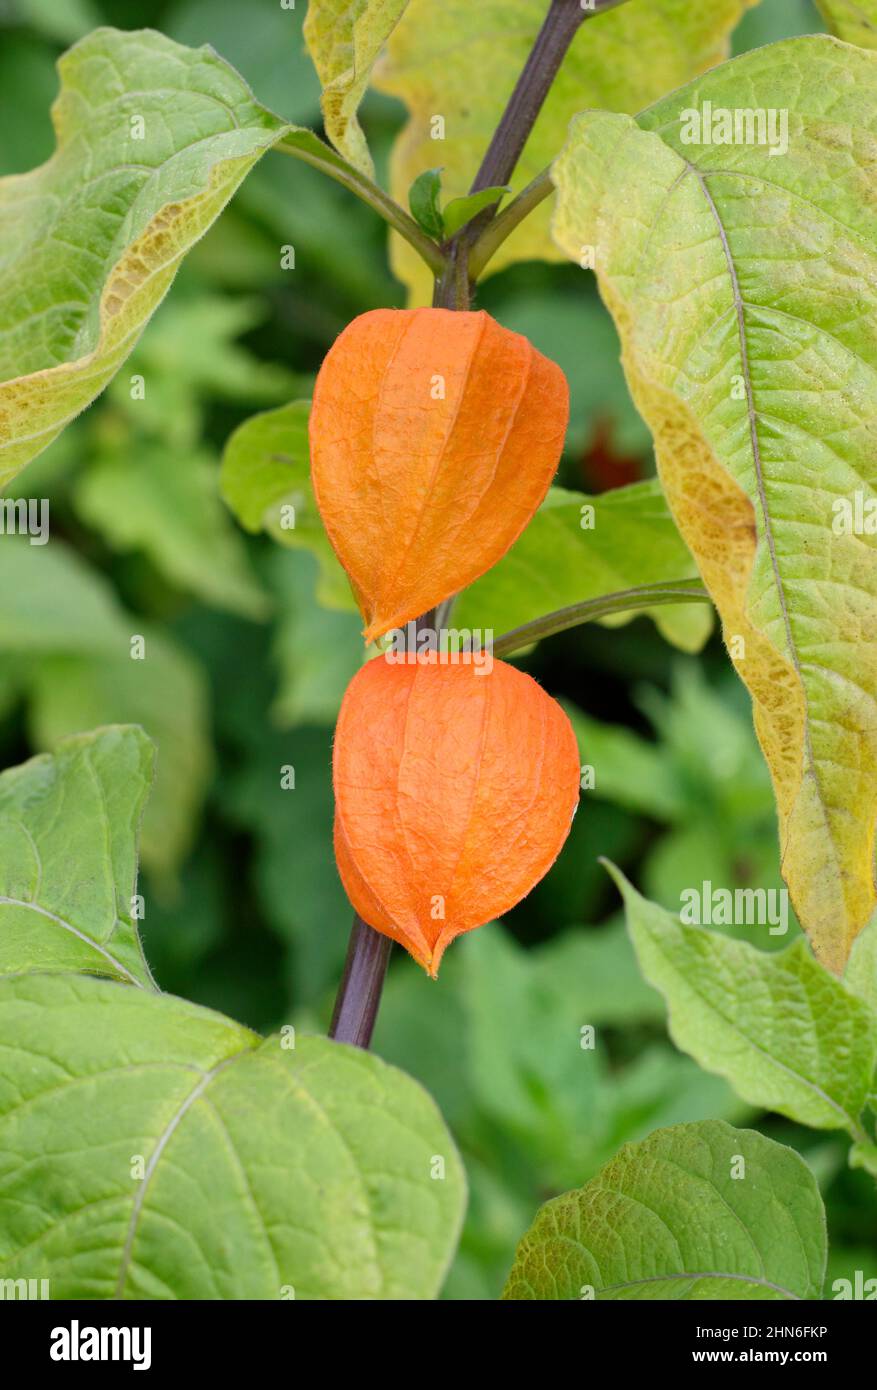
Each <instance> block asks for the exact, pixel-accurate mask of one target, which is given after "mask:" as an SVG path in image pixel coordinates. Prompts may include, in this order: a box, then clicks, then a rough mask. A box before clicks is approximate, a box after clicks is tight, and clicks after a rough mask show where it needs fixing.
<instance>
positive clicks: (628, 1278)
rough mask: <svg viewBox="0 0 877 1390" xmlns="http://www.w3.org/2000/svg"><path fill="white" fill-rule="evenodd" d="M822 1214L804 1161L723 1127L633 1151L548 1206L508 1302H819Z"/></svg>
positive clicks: (667, 1133)
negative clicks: (557, 1300)
mask: <svg viewBox="0 0 877 1390" xmlns="http://www.w3.org/2000/svg"><path fill="white" fill-rule="evenodd" d="M826 1254H827V1251H826V1237H825V1212H824V1209H823V1206H822V1199H821V1197H820V1196H819V1189H818V1188H817V1186H816V1179H815V1178H814V1177H813V1174H812V1173H811V1172H810V1169H809V1168H808V1167H807V1165H806V1163H805V1162H804V1160H803V1159H802V1158H799V1156H798V1155H797V1154H796V1153H794V1152H793V1150H792V1149H787V1148H785V1147H784V1146H783V1145H782V1144H776V1143H774V1141H773V1140H771V1139H765V1137H764V1136H763V1135H761V1134H757V1133H756V1132H755V1131H754V1130H748V1129H732V1128H731V1126H730V1125H727V1124H725V1123H724V1122H723V1121H721V1120H705V1121H702V1122H701V1123H700V1124H690V1125H675V1126H674V1127H673V1128H671V1129H663V1130H657V1131H656V1132H655V1133H654V1134H652V1135H650V1136H649V1138H648V1139H645V1140H644V1141H643V1142H642V1143H641V1144H627V1145H625V1147H624V1148H623V1149H622V1150H621V1152H620V1153H619V1154H618V1156H617V1158H614V1159H613V1160H612V1162H611V1163H608V1164H607V1165H606V1167H605V1168H604V1169H603V1170H602V1172H601V1173H599V1174H598V1176H597V1177H596V1178H594V1179H592V1181H591V1182H589V1183H587V1184H586V1185H585V1187H583V1188H581V1189H580V1190H579V1191H578V1192H567V1193H566V1194H565V1195H564V1196H563V1197H555V1198H554V1200H553V1201H551V1202H547V1203H546V1204H545V1206H544V1207H543V1208H542V1210H541V1211H540V1212H539V1215H538V1216H537V1217H536V1220H535V1222H534V1223H533V1226H532V1227H531V1229H530V1231H529V1232H528V1234H527V1235H526V1236H525V1237H524V1239H523V1240H522V1242H521V1244H520V1246H519V1247H518V1253H517V1256H516V1259H515V1263H514V1266H513V1267H512V1271H511V1274H510V1276H509V1282H508V1284H507V1286H506V1290H505V1293H504V1295H503V1296H504V1298H507V1299H593V1298H596V1299H611V1300H613V1301H616V1300H619V1299H636V1300H646V1299H648V1300H652V1299H659V1300H661V1299H663V1300H674V1301H707V1300H714V1299H719V1300H721V1299H734V1300H742V1299H752V1300H758V1301H767V1300H778V1299H787V1298H796V1299H797V1298H821V1297H822V1284H823V1280H824V1277H825V1261H826Z"/></svg>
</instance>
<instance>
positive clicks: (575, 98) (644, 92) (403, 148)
mask: <svg viewBox="0 0 877 1390" xmlns="http://www.w3.org/2000/svg"><path fill="white" fill-rule="evenodd" d="M751 3H754V0H713V3H711V4H709V5H692V4H691V3H690V0H628V3H627V4H624V5H621V6H620V7H619V8H618V9H617V10H611V11H609V12H608V13H606V14H602V15H599V16H595V17H593V18H591V19H588V20H587V21H586V23H584V24H583V25H582V28H581V31H580V32H579V33H578V34H577V35H576V38H575V39H574V40H573V43H572V46H571V48H570V51H569V53H568V54H567V57H566V59H565V61H564V63H563V65H562V67H561V69H560V72H559V74H558V76H557V78H556V79H555V81H554V83H553V85H552V88H551V92H550V94H549V96H548V99H547V101H546V103H545V106H544V108H543V110H542V112H541V114H540V116H539V119H538V120H537V122H536V125H535V127H534V129H533V133H532V135H531V136H530V139H529V140H528V142H527V145H526V148H525V149H524V153H523V155H522V156H521V159H520V161H519V163H518V166H517V169H516V171H515V176H514V183H515V188H516V190H518V189H520V188H523V186H524V185H525V184H526V183H528V182H529V181H530V179H532V178H534V177H535V176H536V175H537V174H540V173H541V172H542V170H543V169H545V168H546V166H547V165H548V164H550V163H551V161H552V159H554V157H555V155H556V154H557V152H558V150H559V149H560V147H561V145H562V144H563V142H564V139H565V137H566V129H567V125H568V124H569V121H570V118H571V117H572V116H574V115H575V114H576V112H577V111H581V110H582V109H583V108H585V107H600V108H604V109H607V110H610V111H629V112H635V111H640V110H641V109H642V108H643V107H644V106H647V105H648V103H649V102H650V101H656V100H657V99H658V98H659V97H660V96H663V94H664V93H665V92H669V91H672V90H673V89H674V88H675V87H680V86H681V85H682V84H683V83H684V82H687V81H688V80H689V79H690V78H691V77H693V76H695V75H696V74H697V73H699V72H702V71H703V70H704V68H707V67H709V66H710V65H711V64H712V63H718V62H720V61H721V59H722V58H723V57H725V56H727V41H728V35H729V34H730V32H731V30H732V29H733V28H734V25H735V24H736V23H737V21H738V20H739V18H740V16H741V14H742V13H743V11H744V10H745V9H746V8H747V6H748V5H749V4H751ZM545 12H546V5H545V0H479V3H478V4H477V5H473V4H472V3H471V0H446V3H445V4H443V5H438V6H437V5H435V4H433V2H432V0H410V3H409V5H408V7H407V9H406V11H405V14H404V16H403V18H402V20H401V22H400V23H399V24H398V26H397V28H396V29H395V30H394V31H393V33H392V35H391V37H390V42H389V46H388V56H387V59H386V61H384V62H382V63H381V64H380V66H379V67H378V69H377V72H376V78H377V85H378V86H379V87H380V88H381V89H382V90H384V91H387V92H391V93H392V94H393V95H394V96H398V97H401V99H402V100H403V101H404V102H405V104H406V106H407V107H408V110H409V114H410V119H409V122H408V124H407V126H406V127H405V129H404V130H403V131H402V132H401V134H400V135H399V138H398V140H397V143H396V147H395V150H394V153H393V160H392V187H393V193H394V196H395V197H396V199H397V201H401V202H404V200H405V195H406V192H407V189H408V188H409V186H410V185H411V183H412V182H413V180H414V178H415V177H416V176H417V175H418V174H419V173H421V172H422V170H424V169H428V168H431V167H432V166H433V165H436V164H441V165H442V166H443V169H444V173H443V176H442V177H443V183H444V188H445V192H446V194H447V196H449V197H454V196H455V195H459V194H463V193H466V192H467V191H468V188H469V185H470V184H471V182H472V179H473V177H474V175H475V171H476V169H477V168H478V165H479V164H480V162H481V157H482V155H483V154H484V151H485V150H486V149H487V146H488V143H489V141H490V138H491V136H492V135H493V132H494V130H495V128H496V125H497V123H498V121H499V118H500V116H501V115H502V111H503V108H504V106H505V104H506V102H507V100H508V98H509V96H510V95H511V92H512V89H513V87H514V85H515V82H516V81H517V78H518V75H519V73H520V71H521V69H522V68H523V66H524V63H525V61H526V58H527V55H528V53H529V52H530V49H531V48H532V46H533V42H534V40H535V38H536V35H537V33H538V31H539V27H540V25H541V23H542V21H543V19H544V18H545ZM436 116H439V117H441V118H442V120H443V121H444V129H443V133H441V132H437V127H436V126H435V124H434V118H435V117H436ZM549 216H550V214H549V210H548V208H547V206H546V207H542V208H538V209H537V210H536V211H535V212H534V213H532V214H531V215H530V216H529V217H528V218H527V219H526V221H525V222H524V223H523V224H522V225H521V226H520V227H519V228H517V229H516V230H515V232H514V233H513V235H512V236H510V237H509V238H508V240H507V241H506V242H505V243H504V245H503V246H502V248H501V250H500V251H499V253H498V254H497V255H496V256H495V257H494V259H493V261H492V262H491V270H499V269H500V268H501V267H502V266H503V265H507V264H508V263H509V262H510V261H515V260H530V259H537V258H538V259H555V258H556V255H557V252H556V250H555V248H554V246H553V244H552V241H551V237H550V235H549ZM576 259H578V257H577V258H576ZM393 263H394V268H395V270H396V272H397V274H398V275H399V276H400V278H401V279H403V280H404V281H405V282H406V283H407V284H408V285H410V286H411V287H412V289H413V291H414V294H415V297H416V299H417V301H418V302H421V303H428V302H429V297H428V296H429V292H430V283H429V276H428V273H427V272H426V271H425V270H424V267H423V265H422V264H421V263H420V262H419V261H418V259H417V256H416V254H415V253H414V252H413V251H412V250H411V248H410V247H409V246H408V245H407V243H405V242H403V241H402V240H401V238H399V237H396V236H394V238H393Z"/></svg>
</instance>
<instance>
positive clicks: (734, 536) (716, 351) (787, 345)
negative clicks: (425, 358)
mask: <svg viewBox="0 0 877 1390" xmlns="http://www.w3.org/2000/svg"><path fill="white" fill-rule="evenodd" d="M706 102H710V103H712V113H713V117H715V113H717V112H722V111H728V112H730V114H731V117H732V118H733V116H734V112H735V111H736V110H737V109H738V108H740V107H741V103H745V108H746V111H747V112H749V113H753V112H757V111H758V110H761V111H762V112H767V111H768V110H773V111H774V114H775V117H776V120H777V125H776V126H775V127H773V131H774V134H775V135H777V136H778V137H779V138H778V140H777V141H775V142H774V145H773V148H774V149H775V150H777V151H779V150H780V149H781V148H782V147H783V145H784V142H783V140H782V134H781V126H780V124H779V118H780V114H781V112H782V111H785V112H786V113H787V117H788V141H787V145H788V148H787V150H785V152H784V153H780V154H778V156H777V157H773V156H772V154H771V147H770V146H768V145H767V144H761V145H759V144H757V143H729V144H717V143H715V142H714V143H710V144H707V143H692V142H691V141H690V139H689V137H690V136H691V135H692V134H699V135H700V136H701V137H702V136H703V133H704V132H703V128H702V127H701V128H700V129H699V130H698V129H697V128H696V126H695V123H694V117H693V115H692V113H697V114H698V115H699V116H704V118H706V113H705V110H704V103H706ZM710 121H711V123H710V132H712V129H713V127H712V118H710ZM754 130H755V133H756V134H757V133H758V127H757V126H756V127H754ZM769 131H770V127H769V126H768V124H767V120H766V118H765V125H764V128H763V130H762V134H764V135H765V138H767V135H768V134H769ZM743 133H745V131H744V132H743ZM875 165H877V55H875V54H873V53H867V52H865V51H864V50H861V49H857V48H851V47H848V46H847V45H845V44H841V43H839V42H838V41H837V40H835V39H831V38H827V37H814V38H802V39H792V40H789V41H788V42H785V43H781V44H776V45H773V46H772V47H769V48H762V49H758V50H756V51H755V52H753V53H748V54H746V55H745V56H744V57H742V58H739V59H737V60H736V61H735V62H733V63H729V64H727V65H726V66H724V67H722V68H719V69H717V70H716V71H714V72H712V73H709V74H708V75H707V76H705V77H704V78H703V79H701V80H700V81H698V82H697V83H694V84H692V85H691V86H689V87H688V88H686V89H684V90H683V91H681V92H677V93H674V94H673V95H672V96H670V97H668V98H666V99H665V100H664V101H662V102H660V103H659V104H658V105H657V106H654V107H652V108H651V109H650V110H649V111H647V112H645V113H644V114H643V115H641V116H640V117H638V118H637V120H636V121H634V120H632V119H630V118H629V117H627V116H620V115H608V114H602V113H588V114H585V115H583V116H580V117H579V118H578V119H577V120H576V121H575V122H574V123H573V127H572V129H571V133H570V140H569V144H568V146H567V147H566V149H565V151H564V153H563V154H562V156H561V158H560V159H559V160H558V162H557V164H556V165H555V171H554V177H555V181H556V183H557V186H558V190H559V197H558V208H557V216H556V220H555V224H554V225H555V234H556V237H557V240H558V244H559V245H560V246H562V247H563V249H564V250H565V251H566V252H567V253H568V254H569V255H570V256H574V257H576V258H578V256H579V248H580V246H581V245H582V244H583V243H587V244H590V245H594V246H596V248H597V257H596V261H597V271H598V277H599V281H600V287H601V290H602V293H603V297H604V299H605V300H606V302H607V304H608V305H609V308H610V309H611V311H612V313H613V315H614V317H615V320H616V323H617V325H618V327H619V330H620V333H621V337H622V341H623V346H624V365H625V370H626V372H627V377H628V381H629V383H630V386H631V389H632V391H633V394H634V397H635V400H636V402H637V405H638V407H639V410H640V412H641V414H642V415H643V417H644V418H645V419H646V421H647V422H648V424H649V425H650V427H651V429H652V431H653V433H654V436H655V445H656V452H657V457H658V465H659V470H660V473H661V477H662V481H663V484H664V489H665V492H666V495H667V499H668V502H669V504H670V508H671V510H672V512H673V514H674V516H675V518H676V521H677V523H678V525H679V527H680V529H681V531H682V533H683V536H684V537H685V540H686V541H687V543H688V545H689V547H690V549H691V550H692V552H693V554H694V555H695V558H696V559H697V562H698V565H699V568H700V570H701V573H702V575H703V578H704V581H705V583H706V586H707V588H708V589H709V590H710V593H711V594H712V596H713V598H714V599H715V602H716V605H717V607H718V609H719V611H720V614H721V617H722V620H723V624H724V631H725V638H726V641H727V642H728V645H729V648H730V650H731V655H732V658H734V660H735V665H736V669H737V671H738V673H739V674H740V676H741V678H742V679H743V680H744V681H745V683H746V685H747V686H748V687H749V690H750V692H751V694H752V697H753V703H754V709H755V724H756V729H757V732H758V736H759V739H760V741H761V746H762V749H763V751H764V754H765V757H766V759H767V762H768V764H769V766H770V770H771V774H772V777H773V782H774V789H775V792H776V798H777V803H778V808H779V817H780V837H781V842H782V863H783V874H784V877H785V879H786V882H787V884H788V885H789V888H790V891H791V895H792V899H793V901H794V905H795V909H796V911H797V914H798V917H799V919H800V921H801V923H802V925H803V926H804V927H805V929H806V930H807V932H808V934H809V936H810V938H811V941H812V943H813V945H814V948H815V950H816V952H817V954H818V955H819V957H820V958H821V959H822V961H823V962H824V963H825V964H826V965H827V966H829V967H830V968H832V969H834V970H835V971H839V970H841V969H842V967H843V964H844V961H845V960H846V958H847V956H848V954H849V950H850V946H851V944H852V942H853V940H854V939H855V937H856V935H857V933H858V932H859V931H860V930H861V929H862V927H863V926H864V924H865V923H866V922H867V921H868V919H869V917H870V916H871V913H872V911H873V909H874V904H875V888H874V830H875V816H877V710H875V700H877V641H875V633H877V622H875V619H877V537H875V536H874V535H873V534H867V533H865V532H864V531H863V530H860V529H856V526H855V518H856V515H861V514H862V512H863V511H864V508H865V505H866V502H867V501H868V499H871V498H873V497H874V495H875V488H877V455H875V451H874V443H873V441H874V429H875V423H877V419H875V417H877V396H875V380H877V200H875V196H874V169H875ZM847 519H849V520H850V522H851V529H849V530H848V529H847V526H846V520H847Z"/></svg>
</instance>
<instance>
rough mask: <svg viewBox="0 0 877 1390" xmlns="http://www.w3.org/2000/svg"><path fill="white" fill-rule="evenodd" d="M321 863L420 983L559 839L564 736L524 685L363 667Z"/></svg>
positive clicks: (445, 668) (535, 872) (348, 703)
mask: <svg viewBox="0 0 877 1390" xmlns="http://www.w3.org/2000/svg"><path fill="white" fill-rule="evenodd" d="M334 783H335V855H336V859H337V862H338V870H339V873H340V874H341V879H342V882H343V883H344V887H345V888H346V890H347V894H348V896H349V898H350V901H351V902H352V903H353V906H354V907H355V908H356V910H357V912H358V913H359V914H360V916H361V917H363V918H364V919H365V921H366V922H368V923H369V925H370V926H372V927H375V928H376V929H377V930H378V931H380V932H383V933H384V934H385V935H386V936H391V937H392V938H393V940H394V941H398V942H399V943H400V944H401V945H403V946H404V947H405V948H406V950H408V951H410V953H411V955H412V956H413V957H414V959H415V960H416V961H417V962H418V964H420V965H422V966H423V968H424V969H425V970H427V971H428V972H429V974H430V975H432V976H433V977H434V976H435V975H436V974H437V972H438V968H439V962H440V961H441V958H442V955H443V953H444V951H445V948H446V947H447V946H448V944H449V943H450V942H451V941H453V939H454V937H455V936H459V935H460V933H461V932H466V931H471V930H472V928H473V927H479V926H481V925H483V924H484V923H485V922H489V921H491V920H492V919H493V918H495V917H499V916H501V915H502V913H504V912H507V911H508V910H509V909H510V908H512V907H514V905H515V903H517V902H519V901H520V899H521V898H523V897H525V896H526V894H527V893H529V891H530V889H531V888H532V887H533V886H534V885H535V884H536V883H538V882H539V880H540V879H541V878H542V877H543V875H544V874H545V873H546V872H547V871H548V869H549V868H550V866H551V865H552V864H553V862H554V860H555V859H556V858H557V855H558V854H559V852H560V849H561V846H562V845H563V842H564V840H565V839H566V837H567V834H568V833H569V828H570V824H571V822H572V817H573V813H574V811H575V808H576V805H577V802H578V794H579V754H578V748H577V746H576V739H575V735H574V733H573V731H572V726H571V725H570V722H569V720H568V719H567V717H566V715H565V714H564V712H563V710H562V709H561V708H560V706H559V705H558V704H557V702H556V701H555V700H552V699H551V697H550V696H549V695H546V694H545V692H544V690H542V688H541V687H540V686H538V685H537V684H536V682H535V681H534V680H532V679H531V678H530V677H529V676H527V675H524V674H523V673H522V672H521V671H518V670H516V669H515V668H514V667H513V666H507V665H506V664H505V663H504V662H502V661H494V662H493V667H492V670H490V672H489V674H478V673H477V670H476V668H475V667H474V666H472V665H457V666H454V665H437V666H428V665H423V664H411V665H408V664H404V665H403V664H396V663H394V662H391V661H388V660H387V659H386V658H385V657H383V656H381V657H376V658H375V659H374V660H373V661H369V662H367V663H366V665H365V666H363V668H362V669H361V670H360V671H359V672H358V673H357V675H356V676H354V678H353V680H352V681H351V683H350V685H349V686H348V688H347V693H346V694H345V696H344V700H343V703H342V705H341V713H340V715H339V718H338V727H337V730H336V734H335V753H334Z"/></svg>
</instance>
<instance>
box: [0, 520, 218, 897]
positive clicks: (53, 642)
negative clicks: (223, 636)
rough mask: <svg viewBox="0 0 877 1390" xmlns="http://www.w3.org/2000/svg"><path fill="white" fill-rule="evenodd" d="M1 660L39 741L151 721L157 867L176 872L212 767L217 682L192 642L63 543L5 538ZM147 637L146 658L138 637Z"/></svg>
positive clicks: (0, 573)
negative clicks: (183, 643)
mask: <svg viewBox="0 0 877 1390" xmlns="http://www.w3.org/2000/svg"><path fill="white" fill-rule="evenodd" d="M0 592H2V594H3V595H4V601H3V607H2V615H0V657H2V659H3V661H4V662H6V663H9V664H11V666H12V670H13V679H14V683H15V686H16V689H17V691H18V693H19V694H21V695H23V696H24V698H25V699H26V700H27V701H28V702H29V711H28V713H29V722H30V727H31V730H32V733H33V736H34V741H35V743H36V744H37V746H38V747H48V748H51V747H53V746H54V745H55V744H56V743H57V742H58V740H59V739H61V738H65V737H66V736H67V735H69V734H73V733H80V732H82V731H83V730H86V729H93V728H95V727H96V726H97V725H99V724H142V725H143V727H144V729H145V730H146V732H147V733H148V734H149V736H150V737H151V738H152V739H153V740H154V741H155V743H156V744H157V746H158V771H157V775H156V782H155V790H154V793H153V795H152V797H151V798H150V802H149V806H148V808H147V811H146V816H145V819H144V825H143V840H142V850H143V857H144V860H145V862H147V863H148V865H149V867H150V868H154V869H156V870H157V871H158V872H160V873H161V874H163V875H165V876H168V877H171V876H172V875H173V874H174V873H175V872H176V870H177V868H178V867H179V864H180V861H181V860H182V858H183V857H184V856H185V854H186V852H187V850H188V848H189V845H190V843H191V839H192V836H193V833H194V830H195V827H196V824H197V820H198V816H199V814H200V811H201V805H202V802H203V799H204V794H205V791H206V785H207V780H208V777H209V774H210V769H211V750H210V742H209V735H208V711H207V691H206V683H205V681H204V678H203V675H202V673H201V671H200V669H199V668H198V666H197V665H196V664H195V663H194V662H193V661H192V659H191V657H190V656H189V655H188V653H187V652H185V651H184V650H183V649H182V648H180V647H178V646H177V645H176V644H175V643H172V642H171V641H169V639H168V638H167V637H166V636H165V635H164V634H163V633H160V632H153V630H152V629H151V628H150V627H149V626H148V625H146V626H145V625H144V624H143V623H142V621H141V619H140V618H139V617H135V616H134V615H133V614H130V613H126V612H125V611H124V610H123V609H122V608H120V607H119V605H118V603H117V602H116V599H115V596H114V595H113V593H112V591H111V589H110V588H109V586H108V585H107V584H106V582H105V581H104V580H102V579H101V578H100V577H99V576H98V575H97V574H95V573H94V572H93V571H91V570H89V569H88V567H87V566H86V565H85V564H84V563H83V561H82V560H81V559H80V558H79V557H78V556H77V555H76V554H75V552H74V551H72V550H70V549H68V548H67V547H65V546H64V545H63V544H62V542H61V541H57V540H53V541H52V543H51V544H50V545H47V546H31V545H30V544H29V543H28V542H27V541H26V540H25V539H24V538H22V537H13V536H7V537H6V538H5V540H4V541H3V544H2V545H0ZM135 636H142V637H143V638H144V639H145V656H144V659H143V660H134V659H133V658H132V647H131V639H132V637H135Z"/></svg>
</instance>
